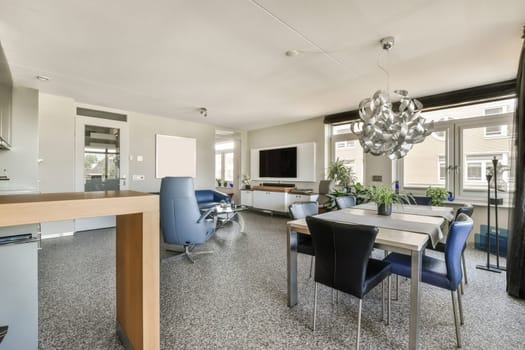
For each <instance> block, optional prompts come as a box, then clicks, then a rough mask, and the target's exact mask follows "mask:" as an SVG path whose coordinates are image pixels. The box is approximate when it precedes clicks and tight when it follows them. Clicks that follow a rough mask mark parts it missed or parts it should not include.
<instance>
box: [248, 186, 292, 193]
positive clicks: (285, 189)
mask: <svg viewBox="0 0 525 350" xmlns="http://www.w3.org/2000/svg"><path fill="white" fill-rule="evenodd" d="M294 189H295V187H277V186H255V187H252V190H253V191H268V192H291V191H293V190H294Z"/></svg>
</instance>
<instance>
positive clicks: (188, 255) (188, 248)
mask: <svg viewBox="0 0 525 350" xmlns="http://www.w3.org/2000/svg"><path fill="white" fill-rule="evenodd" d="M193 248H195V246H185V247H184V251H183V252H181V251H180V250H175V249H170V248H166V250H167V251H168V252H174V253H179V254H177V255H175V256H170V257H169V258H166V259H170V260H171V259H173V260H178V259H181V258H187V259H188V260H189V261H191V263H192V264H195V260H194V259H193V257H194V256H196V255H204V254H213V251H212V250H203V251H198V252H193V251H192V250H193Z"/></svg>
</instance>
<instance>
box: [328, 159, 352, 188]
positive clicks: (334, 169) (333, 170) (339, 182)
mask: <svg viewBox="0 0 525 350" xmlns="http://www.w3.org/2000/svg"><path fill="white" fill-rule="evenodd" d="M327 177H328V180H332V181H333V182H334V183H335V185H336V186H339V187H340V188H341V189H342V190H343V192H347V191H348V188H349V186H350V185H351V184H353V183H354V175H353V172H352V168H350V167H347V166H346V165H345V162H344V160H342V159H339V158H337V159H336V160H335V161H333V162H331V163H330V164H329V165H328V176H327Z"/></svg>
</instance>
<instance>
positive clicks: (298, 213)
mask: <svg viewBox="0 0 525 350" xmlns="http://www.w3.org/2000/svg"><path fill="white" fill-rule="evenodd" d="M288 212H289V213H290V216H291V218H292V219H294V220H297V219H303V218H305V217H307V216H311V215H317V214H319V205H318V204H317V202H295V203H293V204H290V205H289V206H288Z"/></svg>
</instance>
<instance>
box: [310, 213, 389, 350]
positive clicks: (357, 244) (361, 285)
mask: <svg viewBox="0 0 525 350" xmlns="http://www.w3.org/2000/svg"><path fill="white" fill-rule="evenodd" d="M306 223H307V224H308V229H309V230H310V233H311V235H312V242H313V246H314V253H315V273H314V280H315V291H314V311H313V324H312V329H313V330H314V331H315V317H316V311H317V287H318V284H319V283H321V284H324V285H325V286H328V287H331V288H333V289H335V290H338V291H341V292H344V293H348V294H351V295H353V296H355V297H357V298H358V299H359V311H358V316H357V339H356V349H359V338H360V333H361V310H362V306H363V297H364V296H365V295H366V294H367V293H368V292H369V291H370V290H372V288H374V287H375V286H377V285H378V284H379V283H381V286H382V282H383V281H384V280H385V278H387V277H388V276H390V265H389V263H387V262H385V261H382V260H377V259H372V258H370V253H371V252H372V248H373V246H374V241H375V239H376V236H377V233H378V228H377V227H373V226H365V225H353V224H345V223H338V222H334V221H327V220H323V219H319V218H315V217H311V216H308V217H307V218H306ZM381 289H383V288H381ZM381 299H382V303H384V297H383V293H381ZM388 303H389V306H388V309H390V284H388ZM383 309H384V308H383ZM389 319H390V313H388V320H389Z"/></svg>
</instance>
